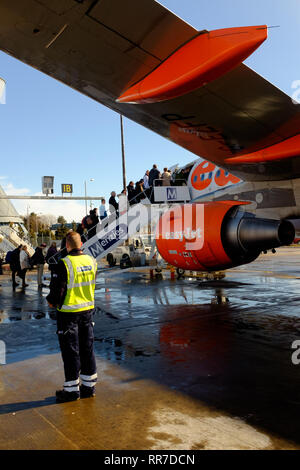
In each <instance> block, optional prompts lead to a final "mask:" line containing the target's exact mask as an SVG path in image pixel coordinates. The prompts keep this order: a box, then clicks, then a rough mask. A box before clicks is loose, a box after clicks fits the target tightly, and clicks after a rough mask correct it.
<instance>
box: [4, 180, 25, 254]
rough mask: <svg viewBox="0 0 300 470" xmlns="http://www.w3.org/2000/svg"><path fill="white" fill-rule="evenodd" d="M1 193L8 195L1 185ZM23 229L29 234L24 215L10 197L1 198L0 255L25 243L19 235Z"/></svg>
mask: <svg viewBox="0 0 300 470" xmlns="http://www.w3.org/2000/svg"><path fill="white" fill-rule="evenodd" d="M0 195H1V196H4V195H6V194H5V192H4V190H3V188H2V187H1V186H0ZM20 231H22V232H23V233H24V234H25V237H26V235H27V229H26V227H25V226H24V221H23V219H22V217H20V215H19V214H18V212H17V211H16V209H15V207H14V206H13V204H12V203H11V201H10V200H9V199H0V255H3V254H5V253H7V251H10V250H14V249H15V248H16V247H17V246H18V245H20V244H22V243H24V241H23V240H22V239H21V238H20V237H19V233H20Z"/></svg>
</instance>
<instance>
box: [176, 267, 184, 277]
mask: <svg viewBox="0 0 300 470" xmlns="http://www.w3.org/2000/svg"><path fill="white" fill-rule="evenodd" d="M176 272H177V276H178V279H180V278H181V277H183V276H184V273H185V270H184V269H181V268H177V269H176Z"/></svg>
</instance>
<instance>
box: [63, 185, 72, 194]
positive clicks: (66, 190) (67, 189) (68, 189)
mask: <svg viewBox="0 0 300 470" xmlns="http://www.w3.org/2000/svg"><path fill="white" fill-rule="evenodd" d="M61 192H62V194H64V193H68V194H70V193H71V194H72V193H73V185H72V184H62V185H61Z"/></svg>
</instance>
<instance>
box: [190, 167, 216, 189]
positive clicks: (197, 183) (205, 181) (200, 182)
mask: <svg viewBox="0 0 300 470" xmlns="http://www.w3.org/2000/svg"><path fill="white" fill-rule="evenodd" d="M215 168H216V165H214V164H213V163H210V162H206V161H204V162H201V163H200V165H198V166H197V167H196V168H195V170H194V172H193V174H192V179H191V182H192V186H193V188H195V189H196V190H197V191H203V189H206V188H208V186H209V185H210V184H211V182H212V175H211V177H209V176H210V173H212V172H213V171H214V169H215ZM205 173H208V178H204V175H205ZM202 175H203V176H202Z"/></svg>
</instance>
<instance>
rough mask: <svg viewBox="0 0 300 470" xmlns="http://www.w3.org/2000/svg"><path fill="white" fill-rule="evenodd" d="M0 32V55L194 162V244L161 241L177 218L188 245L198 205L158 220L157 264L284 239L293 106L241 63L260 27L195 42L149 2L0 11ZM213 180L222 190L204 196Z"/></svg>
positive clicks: (238, 255)
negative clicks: (200, 222)
mask: <svg viewBox="0 0 300 470" xmlns="http://www.w3.org/2000/svg"><path fill="white" fill-rule="evenodd" d="M137 25H138V27H137ZM0 31H1V34H0V49H1V50H3V51H4V52H7V53H8V54H10V55H12V56H13V57H15V58H17V59H19V60H21V61H23V62H25V63H26V64H28V65H31V66H32V67H35V68H37V69H38V70H40V71H42V72H44V73H46V74H48V75H49V76H51V77H53V78H55V79H57V80H59V81H61V82H63V83H65V84H66V85H68V86H70V87H72V88H74V89H76V90H78V91H79V92H81V93H84V94H85V95H87V96H89V97H91V98H93V99H94V100H96V101H98V102H99V103H101V104H103V105H105V106H107V107H108V108H110V109H112V110H114V111H116V112H118V113H120V114H122V115H123V116H126V117H127V118H129V119H131V120H133V121H135V122H137V123H139V124H141V125H143V126H145V127H147V128H148V129H151V130H152V131H154V132H156V133H158V134H160V135H161V136H162V137H165V138H167V139H170V140H171V141H173V142H174V143H176V144H178V145H180V146H182V147H183V148H185V149H187V150H189V151H190V152H192V153H194V154H195V155H197V156H198V157H200V158H202V159H205V163H204V162H203V161H200V163H199V165H198V166H197V168H196V169H195V171H194V172H193V174H192V175H191V178H192V179H193V180H192V184H193V185H194V186H196V190H199V188H200V189H201V188H202V190H203V191H206V193H205V196H206V197H205V198H201V206H202V207H203V211H204V220H205V225H204V227H203V233H202V234H201V236H202V241H203V243H202V245H201V247H200V248H198V249H192V250H188V249H187V239H186V238H185V236H184V233H183V232H182V233H183V236H182V237H181V239H178V238H175V237H173V238H172V237H171V238H170V236H169V235H170V233H172V232H170V231H169V232H168V234H167V233H166V232H164V227H165V226H167V225H169V226H170V225H172V224H175V223H176V222H177V221H182V220H183V219H184V213H185V212H188V213H189V214H191V215H190V216H189V218H188V220H185V223H187V224H188V226H189V229H190V231H191V233H193V236H194V235H195V233H196V232H197V226H196V225H197V219H196V218H195V213H196V212H197V207H199V206H200V204H199V201H200V199H199V200H198V201H196V202H195V203H191V204H184V205H183V206H180V207H177V208H175V209H174V210H171V211H170V212H166V213H165V214H163V216H162V217H161V219H160V222H159V224H158V227H157V234H156V243H157V248H158V250H159V252H160V254H161V255H162V257H163V258H164V259H165V260H166V261H167V262H169V263H170V264H173V265H174V266H177V267H179V268H182V269H186V268H187V267H188V269H190V270H195V271H197V270H200V271H204V270H207V271H213V270H220V269H227V268H230V267H232V266H239V265H241V264H245V263H249V262H251V261H253V260H254V259H256V258H257V257H258V256H259V254H260V253H261V252H262V251H264V250H267V249H274V248H276V247H278V246H281V245H288V244H290V243H291V242H292V241H293V240H294V237H295V225H294V222H293V223H292V222H291V220H292V219H294V220H296V222H299V219H300V209H299V207H300V206H299V200H298V199H299V179H300V158H299V156H300V134H299V123H300V112H299V107H298V106H295V104H294V103H293V101H292V99H291V98H290V97H288V96H287V95H286V94H284V93H283V92H282V91H280V90H278V89H277V88H276V87H274V86H273V85H272V84H270V83H269V82H267V81H266V80H265V79H264V78H262V77H261V76H259V75H258V74H257V73H256V72H255V71H253V70H251V69H250V68H249V67H247V66H246V65H245V64H244V63H243V61H244V60H245V59H246V58H247V57H249V56H250V55H251V54H252V53H253V52H254V51H255V50H256V49H257V48H258V47H259V46H260V45H261V44H262V43H263V42H264V41H265V40H266V39H267V35H268V27H267V26H266V25H258V26H251V27H234V28H227V29H220V30H215V31H206V30H203V31H197V30H196V29H194V28H193V27H192V26H191V25H189V24H187V23H185V22H184V21H183V20H181V19H180V18H178V17H177V16H176V15H174V14H173V13H172V12H171V11H169V10H167V9H166V8H164V7H163V6H162V5H161V4H159V3H158V2H157V1H155V0H63V1H62V0H14V2H11V0H1V1H0ZM216 166H217V167H218V169H217V170H216V172H215V173H214V170H215V169H216ZM203 175H204V176H203ZM213 175H214V183H215V184H216V185H218V182H219V183H220V185H219V186H220V188H223V189H220V191H218V192H213V195H210V194H209V193H208V192H207V188H209V186H210V184H211V179H212V176H213ZM230 178H231V179H232V180H233V183H234V184H229V185H228V184H227V183H228V180H229V179H230ZM229 182H230V181H229ZM206 185H207V186H206ZM197 188H198V189H197ZM203 188H204V189H203ZM203 194H204V193H203ZM251 204H252V212H251V210H250V209H249V211H248V210H247V207H248V206H249V208H251ZM253 205H254V206H255V205H256V207H255V209H253ZM246 206H247V207H246ZM190 209H191V210H190ZM253 210H254V211H256V212H257V214H254V213H253ZM173 234H174V232H173ZM197 236H198V235H195V237H197ZM199 236H200V235H199Z"/></svg>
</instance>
